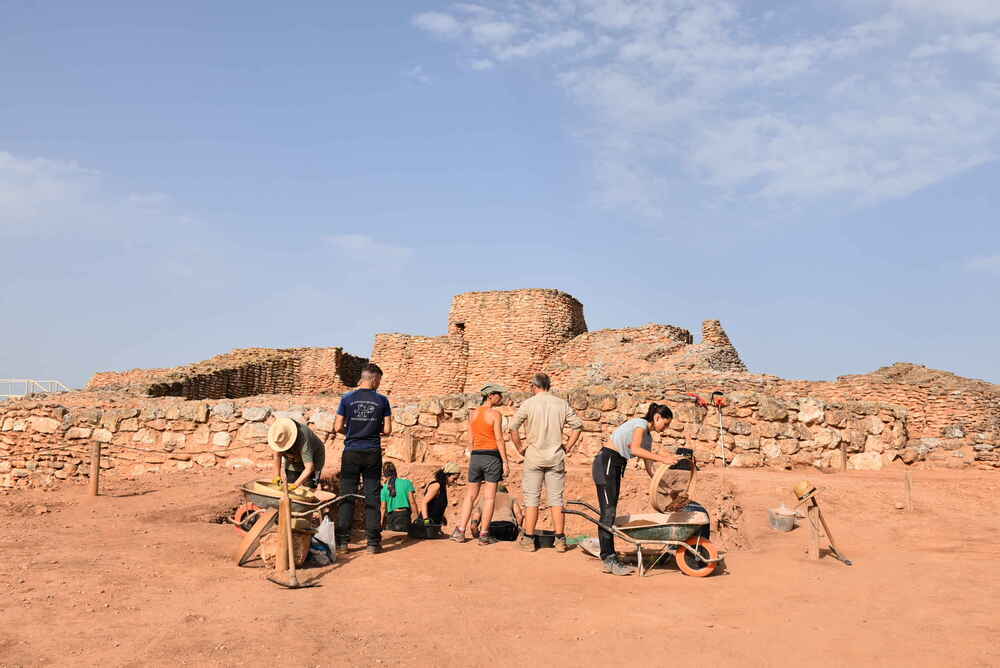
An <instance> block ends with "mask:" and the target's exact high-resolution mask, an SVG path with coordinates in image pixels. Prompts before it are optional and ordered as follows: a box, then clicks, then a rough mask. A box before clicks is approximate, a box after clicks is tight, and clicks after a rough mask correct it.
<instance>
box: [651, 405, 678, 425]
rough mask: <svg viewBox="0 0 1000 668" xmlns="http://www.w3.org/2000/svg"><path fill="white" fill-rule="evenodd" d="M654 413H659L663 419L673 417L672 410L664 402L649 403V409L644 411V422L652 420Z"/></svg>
mask: <svg viewBox="0 0 1000 668" xmlns="http://www.w3.org/2000/svg"><path fill="white" fill-rule="evenodd" d="M654 415H659V416H660V417H661V418H663V419H664V420H672V419H673V418H674V412H673V411H672V410H670V406H668V405H666V404H657V403H652V404H650V405H649V410H647V411H646V418H645V420H646V422H652V421H653V416H654Z"/></svg>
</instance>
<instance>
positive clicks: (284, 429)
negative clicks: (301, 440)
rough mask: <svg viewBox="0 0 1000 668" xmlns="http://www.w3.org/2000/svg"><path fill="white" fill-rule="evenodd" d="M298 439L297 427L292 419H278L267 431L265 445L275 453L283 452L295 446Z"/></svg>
mask: <svg viewBox="0 0 1000 668" xmlns="http://www.w3.org/2000/svg"><path fill="white" fill-rule="evenodd" d="M298 437H299V426H298V425H297V424H295V420H293V419H292V418H287V417H280V418H278V419H277V420H275V421H274V422H272V423H271V427H270V428H269V429H268V430H267V444H268V445H270V446H271V449H272V450H274V451H275V452H285V451H286V450H288V449H289V448H291V447H292V446H293V445H295V441H296V439H298Z"/></svg>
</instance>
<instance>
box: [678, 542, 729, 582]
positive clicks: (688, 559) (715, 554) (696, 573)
mask: <svg viewBox="0 0 1000 668" xmlns="http://www.w3.org/2000/svg"><path fill="white" fill-rule="evenodd" d="M684 542H685V543H687V544H688V545H690V546H691V549H693V550H695V551H696V552H697V553H698V555H700V556H701V557H703V558H704V559H718V558H719V550H718V549H717V548H716V547H715V546H714V545H712V544H711V543H710V542H708V541H707V540H705V539H704V538H702V539H701V540H700V541H699V539H698V536H691V537H690V538H688V539H687V540H686V541H684ZM718 565H719V562H717V561H711V562H709V563H707V564H706V563H705V562H704V561H702V560H701V559H699V558H698V557H696V556H695V555H694V554H693V553H692V552H691V550H689V549H687V548H683V547H682V548H680V549H679V550H677V566H678V567H679V568H680V569H681V572H682V573H684V575H690V576H691V577H693V578H703V577H707V576H709V575H711V574H712V573H714V572H715V567H716V566H718Z"/></svg>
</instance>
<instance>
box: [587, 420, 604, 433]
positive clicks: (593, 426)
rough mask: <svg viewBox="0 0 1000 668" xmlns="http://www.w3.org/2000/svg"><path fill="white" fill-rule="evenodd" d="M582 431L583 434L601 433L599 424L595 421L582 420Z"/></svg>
mask: <svg viewBox="0 0 1000 668" xmlns="http://www.w3.org/2000/svg"><path fill="white" fill-rule="evenodd" d="M583 430H584V431H585V432H600V431H601V423H600V422H597V421H596V420H584V421H583Z"/></svg>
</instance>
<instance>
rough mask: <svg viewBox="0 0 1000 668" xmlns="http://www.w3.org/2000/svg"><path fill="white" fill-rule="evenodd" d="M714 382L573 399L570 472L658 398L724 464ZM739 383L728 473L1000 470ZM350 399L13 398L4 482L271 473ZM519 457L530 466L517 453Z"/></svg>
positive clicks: (879, 412)
mask: <svg viewBox="0 0 1000 668" xmlns="http://www.w3.org/2000/svg"><path fill="white" fill-rule="evenodd" d="M734 384H738V383H736V381H733V382H732V383H731V385H732V386H733V387H735V385H734ZM715 387H717V385H716V384H707V383H705V381H704V380H702V381H700V382H699V381H697V380H691V381H689V382H681V381H675V382H670V383H661V382H656V381H655V380H651V379H643V380H642V381H641V382H640V381H634V382H630V383H626V384H619V385H615V386H594V387H591V388H588V389H587V390H574V391H571V392H569V393H568V394H567V395H566V396H567V399H568V400H569V401H570V403H571V404H572V405H573V406H574V408H575V409H576V411H577V412H578V414H579V415H580V416H581V417H582V418H583V420H584V433H583V436H582V438H581V442H580V446H579V448H578V450H577V452H576V453H574V454H573V456H572V457H571V458H570V465H571V467H586V466H587V465H588V464H589V462H590V460H591V459H592V457H593V455H594V454H595V453H596V451H597V450H598V449H599V448H600V447H601V446H602V445H603V444H604V443H605V442H606V441H607V438H608V436H609V435H610V433H611V431H612V430H613V429H614V428H616V427H617V426H618V425H619V424H621V423H622V422H623V421H624V420H626V419H628V418H629V417H632V416H636V415H641V414H643V413H644V412H645V410H646V408H647V406H648V403H649V402H650V401H657V402H664V401H665V402H666V403H668V404H670V405H671V406H673V407H674V409H675V416H676V419H675V420H674V422H673V423H672V425H671V428H670V429H669V430H668V432H667V433H665V434H662V435H657V436H656V437H655V440H656V441H657V442H658V444H659V445H660V446H667V447H675V446H686V447H691V448H693V449H694V450H695V452H696V456H697V458H698V460H699V462H700V465H701V466H703V467H704V466H720V464H721V460H720V456H721V454H722V450H720V446H719V444H718V438H719V427H718V417H717V414H716V413H715V411H714V409H704V408H699V407H697V406H696V405H695V404H694V403H693V402H691V401H690V399H689V398H688V397H687V396H686V393H687V392H691V391H694V392H699V393H701V394H703V395H707V394H708V393H709V392H711V390H713V389H715ZM733 387H729V388H727V394H728V398H729V402H730V403H729V405H728V406H726V408H725V409H724V411H723V430H722V442H723V446H724V449H725V455H726V461H727V462H728V465H729V466H735V467H756V466H772V467H778V468H790V467H793V466H815V467H818V468H834V469H839V467H840V461H841V460H840V458H841V444H843V445H844V448H845V449H846V452H847V456H848V467H849V468H852V469H880V468H882V467H884V466H890V465H892V466H902V465H906V464H912V465H916V466H946V467H956V468H957V467H970V466H976V467H981V468H992V467H996V466H1000V462H998V461H997V459H998V458H997V456H996V455H995V454H994V452H996V450H995V448H996V447H997V442H996V441H995V440H994V441H993V442H992V443H980V444H978V445H976V446H974V445H973V444H972V443H970V442H968V441H960V440H955V439H934V438H930V439H928V438H916V439H915V438H911V437H910V435H909V434H908V432H907V411H906V409H905V408H903V407H901V406H894V405H891V404H884V403H876V402H849V401H834V402H831V401H824V400H822V399H819V398H816V397H811V396H803V397H799V398H796V399H783V398H781V397H779V396H776V395H774V394H770V393H764V392H759V391H755V390H753V389H733ZM527 396H528V395H527V394H525V393H511V395H510V400H509V402H508V404H507V405H505V406H502V407H501V411H502V412H503V413H504V415H505V416H507V418H505V426H506V420H507V419H509V416H511V415H513V413H514V411H515V410H516V408H517V406H518V405H519V404H520V402H521V401H523V400H524V399H525V398H526V397H527ZM337 402H338V397H336V396H333V395H326V396H312V397H305V396H261V397H251V398H244V399H237V400H212V401H185V400H182V399H179V398H172V397H164V398H152V399H139V398H136V397H130V396H127V395H123V394H116V393H97V392H80V393H72V394H68V395H60V396H57V397H51V398H41V399H25V400H19V401H12V402H7V403H6V404H4V405H2V406H0V487H13V486H26V485H42V486H44V485H51V484H55V483H56V482H57V481H59V480H61V479H69V478H77V477H84V476H86V475H88V471H89V464H88V462H89V452H90V447H91V444H92V443H93V442H94V441H97V442H100V443H101V444H102V448H103V452H104V457H103V461H102V467H103V468H105V469H115V470H118V471H120V472H122V473H124V474H128V475H139V474H142V473H146V472H153V471H165V470H184V469H190V468H193V467H214V466H229V467H234V468H246V469H257V470H269V467H270V456H271V453H270V450H268V449H267V445H266V435H267V427H268V425H269V423H270V422H271V421H272V420H274V419H275V418H276V417H279V416H289V417H293V418H295V419H299V420H301V421H303V422H306V423H308V424H309V425H310V426H311V427H312V429H313V430H314V431H315V432H316V433H317V434H319V436H320V437H322V438H324V439H327V438H328V436H329V434H330V431H331V430H332V428H333V421H334V416H335V411H336V406H337ZM478 403H479V397H478V395H474V394H454V395H450V396H445V397H439V398H428V399H425V400H423V401H420V402H413V403H405V404H398V405H395V406H394V413H395V416H396V419H395V424H396V433H395V434H394V435H393V436H392V437H390V438H388V439H386V441H385V443H384V445H385V448H386V457H389V458H393V459H396V460H398V461H401V462H417V463H423V464H441V463H444V462H445V461H449V460H454V461H460V462H461V461H464V455H465V453H466V448H467V445H466V441H465V433H466V429H467V424H468V422H467V420H468V415H469V411H470V409H472V408H473V407H475V406H476V405H478ZM342 446H343V441H342V439H339V438H338V439H337V440H336V441H334V442H333V444H332V445H330V446H329V449H328V457H327V461H328V462H330V464H331V465H332V466H333V467H334V468H337V467H339V461H340V458H339V454H340V451H341V448H342ZM509 452H510V453H511V456H512V460H514V461H517V459H518V458H517V456H516V455H515V453H514V450H513V448H512V447H511V448H509Z"/></svg>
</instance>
